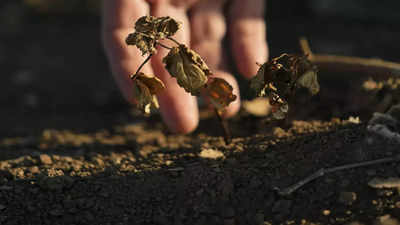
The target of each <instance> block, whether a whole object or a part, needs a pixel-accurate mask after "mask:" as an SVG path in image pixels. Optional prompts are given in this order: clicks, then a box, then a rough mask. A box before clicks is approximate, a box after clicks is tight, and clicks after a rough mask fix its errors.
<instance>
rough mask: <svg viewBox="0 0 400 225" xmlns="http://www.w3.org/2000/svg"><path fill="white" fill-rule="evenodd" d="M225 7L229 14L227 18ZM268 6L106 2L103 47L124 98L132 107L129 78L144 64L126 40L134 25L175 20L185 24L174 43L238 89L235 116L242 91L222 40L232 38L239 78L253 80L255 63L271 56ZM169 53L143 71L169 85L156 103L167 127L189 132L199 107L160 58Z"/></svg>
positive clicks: (219, 1) (235, 1) (191, 0)
mask: <svg viewBox="0 0 400 225" xmlns="http://www.w3.org/2000/svg"><path fill="white" fill-rule="evenodd" d="M226 4H227V6H228V7H229V10H227V12H228V13H227V15H224V7H225V6H226ZM264 4H265V0H247V1H243V0H103V27H102V37H103V43H104V46H105V49H106V53H107V56H108V59H109V62H110V65H111V70H112V73H113V75H114V78H115V80H116V82H117V84H118V86H119V88H120V90H121V92H122V94H123V96H124V97H125V99H127V100H128V101H129V102H131V103H134V96H133V91H132V85H133V84H132V81H131V80H130V78H129V76H130V75H132V74H133V73H134V72H135V71H136V69H137V68H138V67H139V65H140V64H141V63H142V62H143V60H144V59H145V57H143V56H142V55H141V52H140V51H139V50H138V49H137V48H136V47H135V46H128V45H126V43H125V39H126V37H127V36H128V34H129V33H132V32H133V27H134V23H135V22H136V20H137V19H138V18H139V17H141V16H145V15H153V16H171V17H173V18H174V19H176V20H177V21H180V22H182V23H183V24H182V28H183V29H181V30H180V31H178V33H177V34H176V35H175V36H174V38H175V39H177V40H178V41H179V42H181V43H185V44H186V45H188V46H190V47H191V48H192V49H193V50H195V51H196V52H198V53H199V54H200V55H201V56H202V57H203V59H204V60H205V62H206V63H207V65H208V66H209V67H210V68H211V69H212V71H213V72H214V75H215V76H218V77H222V78H224V79H225V80H227V81H228V82H229V83H230V84H231V85H232V86H233V87H234V93H235V94H236V95H237V96H238V98H237V100H236V101H234V102H233V103H231V104H230V105H229V107H228V108H227V112H226V114H225V116H227V117H229V116H232V115H234V114H235V113H236V112H237V111H238V110H239V107H240V97H239V90H238V85H237V83H236V81H235V79H234V78H233V76H232V75H230V74H229V73H227V72H223V70H224V68H226V66H224V60H223V58H224V54H225V53H224V51H223V48H222V39H223V37H224V36H225V34H226V33H228V35H229V36H230V38H229V40H230V41H231V43H230V44H231V45H230V46H231V48H232V53H233V55H234V59H235V61H236V63H237V67H238V69H239V71H240V72H241V74H242V75H243V76H245V77H246V78H250V77H252V76H253V75H255V74H256V72H257V70H258V66H257V65H256V62H259V63H263V62H265V61H266V59H267V57H268V49H267V43H266V37H265V33H266V28H265V22H264V9H265V6H264ZM188 15H189V16H188ZM227 24H228V26H227ZM166 54H167V50H166V49H163V48H160V49H159V51H158V52H157V54H156V55H154V56H153V57H152V60H151V63H148V64H146V65H145V66H144V67H143V69H142V70H141V71H142V72H144V73H148V74H154V75H156V76H158V77H159V78H160V79H161V80H162V81H163V82H164V84H165V85H166V90H165V91H163V92H162V94H160V96H159V97H158V98H159V103H160V112H161V115H162V117H163V119H164V121H165V123H166V124H167V126H168V127H169V128H170V129H171V130H172V131H173V132H179V133H188V132H191V131H193V130H194V129H195V128H196V127H197V124H198V120H199V113H198V108H197V102H196V99H195V97H193V96H191V95H190V94H188V93H186V92H185V91H184V89H183V88H181V87H179V86H178V84H177V82H176V79H175V78H172V77H171V76H170V75H169V74H168V72H167V71H166V70H165V69H164V65H163V63H162V58H163V57H164V56H165V55H166Z"/></svg>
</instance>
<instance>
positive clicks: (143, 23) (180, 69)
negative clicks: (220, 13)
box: [126, 16, 236, 113]
mask: <svg viewBox="0 0 400 225" xmlns="http://www.w3.org/2000/svg"><path fill="white" fill-rule="evenodd" d="M180 27H181V23H179V22H177V21H175V20H174V19H172V18H171V17H168V16H167V17H153V16H143V17H141V18H139V19H138V20H137V21H136V23H135V32H133V33H131V34H129V35H128V37H127V38H126V43H127V44H128V45H135V46H136V47H137V48H138V49H139V50H140V51H141V52H142V55H148V57H147V58H146V60H145V61H144V62H143V63H142V65H140V67H139V68H138V70H137V71H136V73H135V74H133V75H132V76H131V78H132V80H133V81H134V86H135V88H134V89H135V96H136V98H137V100H138V103H139V104H138V107H139V108H140V109H141V110H142V111H143V112H144V113H150V108H151V107H154V108H158V102H157V99H156V97H155V96H156V95H157V94H159V93H160V92H161V91H162V90H163V89H164V88H165V85H164V84H163V83H162V81H161V80H160V79H158V78H157V77H156V76H154V75H144V74H143V73H141V72H140V69H141V68H142V67H143V65H144V64H145V63H147V62H148V61H149V59H150V58H151V57H152V55H153V54H155V53H156V51H157V48H156V46H157V45H159V46H161V47H163V48H166V49H168V50H169V53H168V55H167V56H165V57H164V59H163V62H164V63H165V68H166V70H167V71H168V72H169V73H170V74H171V76H173V77H175V78H176V80H177V82H178V84H179V86H181V87H182V88H184V89H185V91H186V92H188V93H191V94H192V95H194V96H198V95H199V94H200V92H205V93H206V94H207V95H208V96H210V99H211V102H212V103H213V104H214V106H215V107H216V108H217V109H218V110H219V111H223V110H224V109H225V107H226V106H228V105H229V104H230V103H231V102H232V101H234V100H235V99H236V96H235V95H234V94H233V93H232V90H233V89H232V87H231V86H230V85H229V84H228V82H226V81H225V80H223V79H221V78H214V77H213V74H212V72H211V70H210V69H209V68H208V66H207V65H206V63H205V62H204V60H203V59H202V58H201V57H200V55H199V54H197V53H196V52H195V51H193V50H192V49H190V48H189V47H187V46H186V45H184V44H181V43H179V42H178V41H177V40H175V39H174V38H173V37H172V36H173V35H174V34H175V33H176V32H177V31H178V30H179V29H180ZM163 39H168V40H171V41H172V42H173V43H174V45H175V46H171V47H170V46H166V45H164V44H161V43H160V42H159V41H160V40H163Z"/></svg>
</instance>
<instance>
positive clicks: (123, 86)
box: [102, 0, 153, 103]
mask: <svg viewBox="0 0 400 225" xmlns="http://www.w3.org/2000/svg"><path fill="white" fill-rule="evenodd" d="M149 12H150V11H149V6H148V4H147V3H146V2H144V1H142V0H135V1H133V0H112V1H110V0H104V1H103V9H102V41H103V44H104V48H105V51H106V55H107V57H108V60H109V62H110V66H111V71H112V74H113V76H114V79H115V81H116V83H117V85H118V87H119V89H120V90H121V92H122V95H123V96H124V98H125V99H126V100H127V101H128V102H131V103H134V102H135V99H134V96H133V91H132V86H133V83H132V80H131V79H130V75H131V74H133V73H135V72H136V69H137V68H138V67H139V65H140V64H141V63H142V62H143V60H144V57H143V56H142V55H141V53H140V51H139V50H138V49H137V48H136V47H135V46H128V45H127V44H126V43H125V39H126V37H127V36H128V34H129V33H132V32H133V31H134V23H135V21H136V20H137V19H138V18H139V17H141V16H144V15H146V14H149ZM141 71H142V72H144V73H150V74H153V72H152V69H151V67H150V65H145V66H144V67H143V69H142V70H141Z"/></svg>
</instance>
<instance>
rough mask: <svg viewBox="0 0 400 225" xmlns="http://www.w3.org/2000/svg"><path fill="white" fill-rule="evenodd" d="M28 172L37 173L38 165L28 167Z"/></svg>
mask: <svg viewBox="0 0 400 225" xmlns="http://www.w3.org/2000/svg"><path fill="white" fill-rule="evenodd" d="M29 172H30V173H32V174H35V173H39V172H40V170H39V167H37V166H32V167H30V168H29Z"/></svg>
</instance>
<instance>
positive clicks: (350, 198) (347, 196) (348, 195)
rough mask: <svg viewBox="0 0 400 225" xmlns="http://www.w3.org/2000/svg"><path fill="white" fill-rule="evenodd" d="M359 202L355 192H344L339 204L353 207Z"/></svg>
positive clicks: (340, 196)
mask: <svg viewBox="0 0 400 225" xmlns="http://www.w3.org/2000/svg"><path fill="white" fill-rule="evenodd" d="M355 200H357V194H356V193H355V192H348V191H343V192H340V194H339V202H340V203H342V204H345V205H351V204H353V202H354V201H355Z"/></svg>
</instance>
